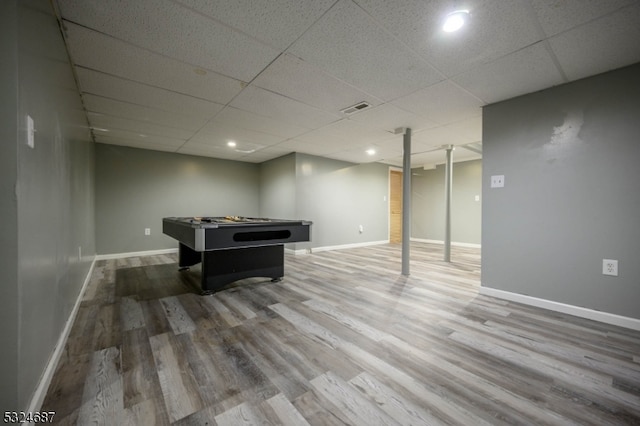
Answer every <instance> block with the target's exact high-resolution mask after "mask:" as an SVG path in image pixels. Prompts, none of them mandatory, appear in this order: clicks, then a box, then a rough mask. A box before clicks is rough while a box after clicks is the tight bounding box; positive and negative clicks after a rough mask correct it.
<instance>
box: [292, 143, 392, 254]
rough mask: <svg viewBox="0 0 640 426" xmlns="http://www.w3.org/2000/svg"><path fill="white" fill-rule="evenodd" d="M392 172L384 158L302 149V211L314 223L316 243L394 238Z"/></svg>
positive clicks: (299, 167) (299, 177)
mask: <svg viewBox="0 0 640 426" xmlns="http://www.w3.org/2000/svg"><path fill="white" fill-rule="evenodd" d="M388 176H389V166H386V165H383V164H378V163H369V164H353V163H347V162H344V161H338V160H331V159H327V158H322V157H316V156H312V155H306V154H296V183H297V185H296V215H297V216H298V218H300V219H307V220H311V221H313V223H314V225H313V231H312V233H313V241H312V243H311V244H310V246H311V247H327V246H335V245H344V244H357V243H367V242H373V241H383V240H388V239H389V228H388V208H389V205H388V202H387V201H385V197H386V196H387V193H388V190H389V183H388V179H389V178H388ZM360 225H362V226H363V228H364V232H363V233H360V232H359V228H358V227H359V226H360ZM296 248H299V247H298V246H296Z"/></svg>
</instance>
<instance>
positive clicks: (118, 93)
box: [76, 68, 222, 118]
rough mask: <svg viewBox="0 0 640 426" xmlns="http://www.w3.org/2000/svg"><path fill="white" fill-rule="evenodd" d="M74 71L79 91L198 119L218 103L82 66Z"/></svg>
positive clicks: (213, 110) (212, 112)
mask: <svg viewBox="0 0 640 426" xmlns="http://www.w3.org/2000/svg"><path fill="white" fill-rule="evenodd" d="M76 73H77V75H78V79H79V81H80V89H81V91H82V92H83V93H89V94H93V95H98V96H102V97H106V98H110V99H115V100H119V101H122V102H128V103H132V104H136V105H141V106H146V107H151V108H158V109H160V110H163V111H169V112H177V113H180V114H186V115H193V116H195V117H201V118H211V117H213V116H214V115H215V114H216V113H217V112H219V111H220V110H221V109H222V105H220V104H216V103H213V102H209V101H205V100H203V99H198V98H194V97H191V96H186V95H182V94H180V93H175V92H171V91H168V90H164V89H159V88H157V87H151V86H147V85H144V84H141V83H136V82H133V81H130V80H125V79H122V78H118V77H113V76H111V75H108V74H102V73H99V72H96V71H91V70H88V69H85V68H77V69H76Z"/></svg>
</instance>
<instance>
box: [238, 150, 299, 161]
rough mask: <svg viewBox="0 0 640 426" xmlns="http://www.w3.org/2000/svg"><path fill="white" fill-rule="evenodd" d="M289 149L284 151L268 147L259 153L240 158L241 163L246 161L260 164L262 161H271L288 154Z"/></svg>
mask: <svg viewBox="0 0 640 426" xmlns="http://www.w3.org/2000/svg"><path fill="white" fill-rule="evenodd" d="M291 152H292V151H291V150H290V149H284V148H280V147H277V146H275V147H273V146H268V147H266V148H263V149H261V150H259V151H256V152H254V153H251V154H247V155H244V156H242V157H240V158H241V159H242V161H248V162H250V163H262V162H264V161H269V160H273V159H274V158H278V157H282V156H283V155H287V154H290V153H291Z"/></svg>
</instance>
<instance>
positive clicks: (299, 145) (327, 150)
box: [274, 139, 342, 156]
mask: <svg viewBox="0 0 640 426" xmlns="http://www.w3.org/2000/svg"><path fill="white" fill-rule="evenodd" d="M341 147H342V145H340V144H337V145H336V144H329V143H322V142H320V143H317V142H315V141H303V140H300V139H289V140H286V141H284V142H281V143H279V144H278V145H276V146H275V147H274V148H281V149H283V150H291V152H300V153H304V154H310V155H318V156H325V155H328V154H331V153H334V152H336V151H339V150H340V148H341Z"/></svg>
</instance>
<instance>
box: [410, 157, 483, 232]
mask: <svg viewBox="0 0 640 426" xmlns="http://www.w3.org/2000/svg"><path fill="white" fill-rule="evenodd" d="M455 153H456V151H454V152H453V155H454V157H455ZM443 155H444V154H443ZM445 169H446V167H445V165H444V164H441V165H438V166H437V167H436V168H435V169H432V170H423V169H422V168H416V169H413V170H412V176H411V219H412V220H411V237H412V238H420V239H427V240H438V241H443V240H444V228H445V197H444V195H445V194H444V184H445ZM452 193H453V194H452V196H451V241H453V242H456V243H467V244H480V242H481V240H480V230H481V219H482V203H481V200H482V161H481V160H473V161H463V162H459V163H454V164H453V188H452ZM476 196H479V200H478V201H476V200H475V197H476Z"/></svg>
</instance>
